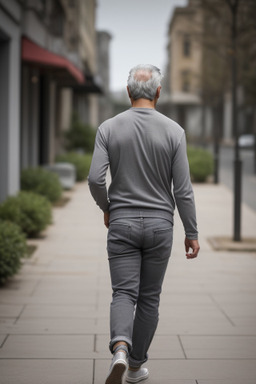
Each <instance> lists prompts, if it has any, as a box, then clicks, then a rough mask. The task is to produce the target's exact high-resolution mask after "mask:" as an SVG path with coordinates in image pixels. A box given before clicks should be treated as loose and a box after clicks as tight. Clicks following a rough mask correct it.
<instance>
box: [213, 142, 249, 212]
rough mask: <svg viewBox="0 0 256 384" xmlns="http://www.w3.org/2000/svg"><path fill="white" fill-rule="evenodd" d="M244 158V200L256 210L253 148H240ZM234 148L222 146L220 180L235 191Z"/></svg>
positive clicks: (242, 158)
mask: <svg viewBox="0 0 256 384" xmlns="http://www.w3.org/2000/svg"><path fill="white" fill-rule="evenodd" d="M240 154H241V160H242V184H243V185H242V200H243V202H244V203H246V204H247V205H248V206H249V207H251V208H252V209H254V210H255V211H256V175H255V174H254V173H253V156H254V154H253V150H251V149H242V150H240ZM233 162H234V148H227V147H221V149H220V168H219V181H220V183H222V184H224V185H226V186H227V187H228V188H230V189H231V190H232V191H233V188H234V187H233V174H234V164H233Z"/></svg>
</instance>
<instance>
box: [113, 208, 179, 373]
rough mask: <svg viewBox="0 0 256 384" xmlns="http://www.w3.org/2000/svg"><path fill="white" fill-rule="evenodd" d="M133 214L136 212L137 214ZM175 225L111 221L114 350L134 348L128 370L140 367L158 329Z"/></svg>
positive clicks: (146, 219)
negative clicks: (116, 346) (125, 346)
mask: <svg viewBox="0 0 256 384" xmlns="http://www.w3.org/2000/svg"><path fill="white" fill-rule="evenodd" d="M133 213H134V211H133ZM172 238H173V224H172V222H171V221H169V220H166V219H163V218H159V217H144V215H143V212H141V211H138V214H137V216H136V217H122V218H121V217H120V218H115V219H114V220H111V215H110V226H109V232H108V257H109V266H110V274H111V282H112V290H113V295H112V303H111V308H110V332H111V341H110V350H111V352H113V346H114V344H115V343H116V342H118V341H125V342H127V344H128V346H129V351H130V356H129V364H130V366H132V367H139V366H140V365H141V364H143V363H144V362H145V361H147V358H148V357H147V351H148V349H149V346H150V343H151V341H152V338H153V336H154V333H155V330H156V327H157V323H158V307H159V301H160V293H161V289H162V283H163V279H164V275H165V271H166V268H167V264H168V260H169V257H170V253H171V248H172Z"/></svg>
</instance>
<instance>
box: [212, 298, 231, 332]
mask: <svg viewBox="0 0 256 384" xmlns="http://www.w3.org/2000/svg"><path fill="white" fill-rule="evenodd" d="M209 297H210V298H211V300H212V302H213V303H214V304H215V305H216V307H217V308H218V309H219V311H220V312H221V313H222V314H223V315H224V316H225V317H226V319H227V320H228V321H229V322H230V324H231V325H232V327H236V324H235V323H234V322H233V321H232V320H231V318H230V317H229V316H228V315H227V313H226V312H225V311H224V309H223V308H222V307H221V306H220V305H219V303H218V302H217V301H216V300H215V299H214V297H213V296H212V294H211V293H209Z"/></svg>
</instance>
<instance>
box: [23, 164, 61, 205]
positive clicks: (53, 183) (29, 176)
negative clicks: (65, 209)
mask: <svg viewBox="0 0 256 384" xmlns="http://www.w3.org/2000/svg"><path fill="white" fill-rule="evenodd" d="M21 189H22V190H23V191H29V192H34V193H38V194H39V195H42V196H45V197H46V198H47V199H48V200H49V201H50V202H52V203H53V202H55V201H57V200H59V199H60V197H61V195H62V187H61V184H60V181H59V177H58V176H57V175H56V174H54V173H52V172H50V171H47V170H46V169H43V168H40V167H37V168H28V169H24V170H23V171H22V172H21Z"/></svg>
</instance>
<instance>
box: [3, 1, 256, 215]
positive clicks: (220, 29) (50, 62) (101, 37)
mask: <svg viewBox="0 0 256 384" xmlns="http://www.w3.org/2000/svg"><path fill="white" fill-rule="evenodd" d="M255 20H256V2H255V1H254V0H189V1H186V0H158V1H157V2H156V1H153V0H152V1H151V0H140V1H136V0H130V1H129V2H121V1H118V0H108V1H106V0H9V1H7V0H0V202H3V201H4V200H5V199H6V198H7V197H8V196H9V195H15V194H16V193H18V191H19V190H20V188H21V173H22V171H23V170H25V169H28V168H31V167H32V168H33V167H38V166H39V167H40V166H47V165H51V164H55V163H56V161H62V162H63V161H66V160H67V157H65V156H67V155H68V153H69V152H70V151H72V152H74V151H75V152H76V153H80V154H81V153H82V154H84V153H85V154H86V153H87V154H88V153H91V152H92V149H93V140H94V136H95V131H96V129H97V127H98V126H99V124H100V123H101V122H102V121H104V120H105V119H107V118H109V117H111V116H113V115H114V114H116V113H119V112H121V111H123V110H124V109H126V108H128V107H129V99H128V97H127V95H126V89H125V88H126V80H127V77H128V72H129V69H130V68H131V67H132V66H134V65H136V64H138V63H152V64H154V65H156V66H158V67H160V68H161V70H162V72H163V74H164V80H163V86H162V95H161V98H160V101H159V105H158V107H157V108H158V110H159V111H160V112H162V113H164V114H166V115H167V116H168V117H170V118H172V119H174V120H176V121H177V122H178V123H180V124H181V125H182V127H183V128H184V129H185V131H186V134H187V138H188V142H189V144H190V145H194V146H195V147H196V148H199V147H201V148H203V149H207V150H208V151H210V153H211V154H212V157H213V166H212V168H210V171H208V173H210V174H212V175H213V176H212V177H213V180H214V182H216V183H218V182H219V179H221V181H223V182H224V183H226V184H227V185H228V186H229V187H230V188H233V184H232V183H233V182H232V174H233V159H234V158H235V159H236V160H238V161H239V162H240V161H243V163H244V164H243V170H244V174H245V176H244V177H245V182H246V183H247V184H246V185H247V187H246V191H245V193H244V194H243V198H244V199H245V200H246V202H247V203H248V204H249V205H250V206H251V207H252V208H253V209H256V202H255V172H256V156H255V153H256V144H255V135H256V28H255ZM245 149H246V151H245ZM206 176H207V177H208V176H209V175H208V174H207V175H206ZM247 176H248V177H247ZM252 176H253V179H252ZM205 179H206V177H205ZM207 180H209V179H207Z"/></svg>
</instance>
